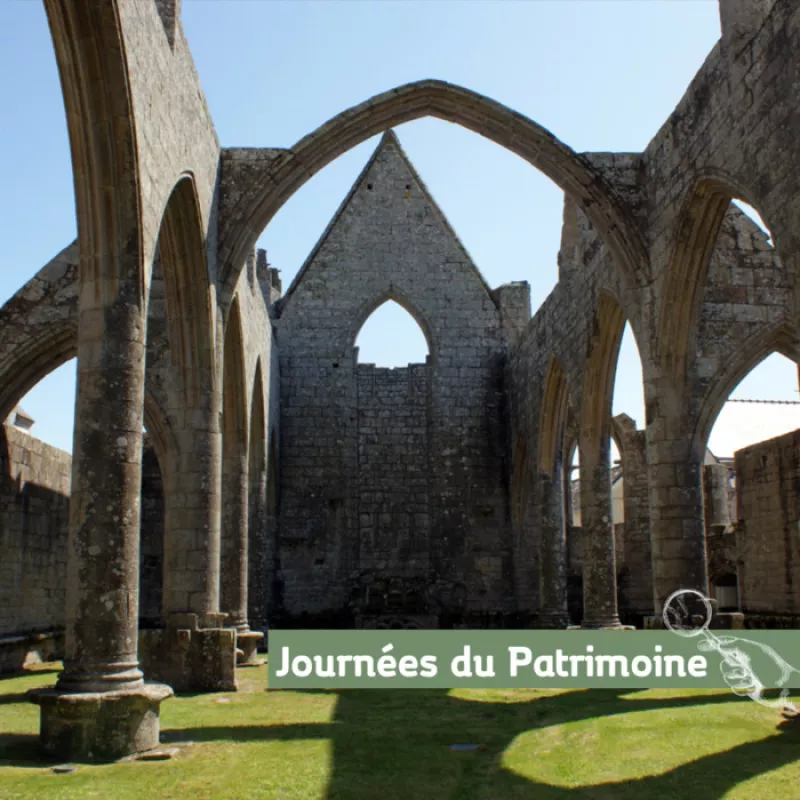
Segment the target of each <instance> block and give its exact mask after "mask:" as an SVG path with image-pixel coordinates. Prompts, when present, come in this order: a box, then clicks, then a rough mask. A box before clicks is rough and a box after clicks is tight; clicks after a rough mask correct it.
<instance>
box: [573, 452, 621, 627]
mask: <svg viewBox="0 0 800 800" xmlns="http://www.w3.org/2000/svg"><path fill="white" fill-rule="evenodd" d="M580 453H581V528H582V538H583V621H582V623H581V627H582V628H619V627H621V625H620V621H619V611H618V607H617V564H616V548H615V543H614V526H613V524H612V521H611V475H610V472H609V461H608V459H609V440H608V436H603V438H602V439H601V441H600V442H599V444H595V443H591V444H590V443H586V442H583V441H582V442H581V444H580Z"/></svg>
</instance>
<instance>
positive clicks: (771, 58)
mask: <svg viewBox="0 0 800 800" xmlns="http://www.w3.org/2000/svg"><path fill="white" fill-rule="evenodd" d="M45 5H46V8H47V12H48V17H49V21H50V26H51V32H52V37H53V43H54V47H55V52H56V58H57V61H58V65H59V69H60V72H61V80H62V85H63V88H64V100H65V105H66V110H67V116H68V120H69V134H70V139H71V142H72V148H73V162H74V175H75V192H76V200H77V205H76V208H77V217H78V230H79V238H78V240H77V241H76V242H74V243H72V244H71V245H69V246H68V247H67V248H66V249H65V250H63V251H62V252H61V253H59V254H58V255H57V256H56V257H55V258H54V259H53V260H52V261H51V262H50V263H49V264H47V265H46V266H45V267H44V268H43V269H42V270H41V271H40V272H39V273H38V274H37V275H36V276H35V277H34V278H33V279H32V280H30V281H29V282H28V283H27V284H26V285H25V286H23V287H22V288H21V289H20V290H19V291H18V292H17V294H16V295H14V297H12V298H11V300H9V301H8V303H6V305H5V306H4V307H3V308H2V309H0V419H6V418H8V417H9V415H10V414H11V413H12V411H13V410H14V409H15V408H16V406H17V404H18V402H19V400H20V399H21V398H22V397H23V396H24V395H25V393H26V392H27V391H28V390H29V389H30V388H31V387H32V386H34V385H35V384H36V383H37V382H38V381H39V380H40V379H41V378H42V377H44V376H45V375H46V374H48V373H49V372H50V371H51V370H53V369H54V368H56V367H57V366H59V365H60V364H62V363H64V362H65V361H67V360H68V359H70V358H72V357H74V356H76V355H77V359H78V362H77V363H78V385H77V399H76V407H75V446H74V452H73V456H72V457H70V456H69V455H67V454H65V453H62V452H60V451H57V450H55V449H54V448H52V447H49V446H48V445H45V444H43V443H41V442H39V441H38V440H37V439H35V437H34V436H33V435H32V434H31V431H26V430H24V429H23V428H24V425H23V426H22V427H20V426H19V425H15V424H13V423H14V420H12V419H10V418H9V422H8V423H7V424H6V425H5V426H3V429H2V430H3V440H2V447H0V458H2V471H1V472H0V476H2V478H1V480H2V485H0V600H2V602H0V637H1V638H0V659H1V660H0V664H2V666H3V667H5V668H14V667H18V666H20V664H22V663H23V662H24V661H25V659H26V658H31V657H33V656H34V655H35V654H38V656H39V657H41V658H52V657H59V656H61V657H63V659H64V671H63V673H62V674H61V675H60V677H59V679H58V682H57V684H56V686H55V687H54V688H53V689H50V690H46V691H41V692H39V693H38V694H36V695H35V697H34V698H33V699H34V700H35V701H36V702H37V703H39V705H40V707H41V735H42V741H43V744H44V746H45V747H46V748H47V749H48V750H50V751H52V752H54V753H58V754H61V755H64V756H66V757H69V758H116V757H119V756H122V755H126V754H128V753H131V752H135V751H137V750H145V749H148V748H150V747H153V746H154V745H155V744H156V743H157V741H158V708H159V704H160V703H161V701H162V700H164V699H165V698H166V697H168V696H169V695H170V694H171V693H172V691H173V690H176V691H185V690H191V691H215V690H220V689H233V688H235V686H236V675H235V665H236V662H237V660H238V661H239V662H240V663H247V662H250V661H252V660H253V659H254V658H255V654H256V650H257V648H258V646H259V644H260V643H261V642H262V637H263V633H264V632H265V631H266V630H267V629H268V627H270V626H272V627H275V626H298V627H323V626H327V627H354V626H355V627H368V628H430V627H501V626H505V627H565V626H566V625H567V624H568V623H569V622H573V623H579V624H580V625H582V626H583V627H587V628H616V627H620V626H621V625H622V624H623V623H630V622H633V623H634V624H637V625H647V624H648V621H650V620H652V619H654V618H657V617H658V615H659V614H660V612H661V609H662V605H663V602H664V600H665V598H666V597H667V596H668V595H670V594H671V593H672V592H673V591H674V590H675V589H676V588H694V589H697V590H700V591H702V592H703V593H705V594H709V593H711V592H713V591H716V593H717V597H718V598H719V599H720V606H721V607H722V608H727V609H728V610H731V611H736V612H738V614H737V619H738V623H740V624H752V625H757V626H764V625H771V626H788V627H798V622H799V621H800V588H798V587H800V552H798V550H799V549H800V542H799V541H798V540H797V536H796V530H797V522H798V519H800V508H798V503H797V495H798V492H797V487H798V485H800V484H799V483H798V482H799V481H800V456H799V455H798V454H799V453H800V450H798V445H799V444H800V442H799V441H798V435H800V434H798V433H797V432H796V433H793V434H788V435H786V436H784V437H780V438H778V439H775V440H772V441H769V442H764V443H761V444H758V445H754V446H753V447H750V448H747V449H745V450H743V451H741V452H739V453H737V454H736V458H735V463H734V464H733V465H732V466H731V465H725V464H716V463H712V464H709V463H706V462H707V459H706V442H707V439H708V435H709V432H710V429H711V426H712V425H713V422H714V420H715V419H716V417H717V415H718V413H719V411H720V409H721V407H722V405H723V403H724V402H725V400H726V398H727V397H728V395H729V393H730V392H731V390H732V389H733V387H734V386H735V385H736V384H737V383H738V382H739V381H740V380H741V378H742V377H744V375H746V374H747V372H748V371H749V370H751V369H752V368H753V366H755V365H756V364H757V363H758V362H759V361H761V360H762V359H763V358H764V357H765V356H767V355H768V354H770V353H772V352H780V353H782V354H784V355H786V356H787V357H789V358H791V359H793V360H794V361H797V360H798V335H797V323H798V315H797V280H798V277H800V260H799V256H800V227H799V226H798V220H800V187H799V186H798V183H797V179H796V174H797V167H798V164H795V162H794V159H795V156H797V158H798V163H800V136H798V133H799V132H800V116H799V115H800V106H798V103H797V102H796V100H795V92H794V88H795V86H796V85H797V84H798V82H800V59H798V56H797V53H798V52H800V7H798V6H797V5H796V4H795V3H793V2H791V0H722V2H721V3H720V15H721V21H722V37H721V39H720V41H719V42H718V44H717V45H716V46H715V48H714V49H713V50H712V52H711V53H710V54H709V56H708V58H707V60H706V62H705V64H704V65H703V67H702V68H701V69H700V71H699V72H698V74H697V75H696V77H695V78H694V80H693V81H692V83H691V85H690V86H689V87H688V89H687V90H686V93H685V95H684V97H683V99H682V100H681V101H680V103H679V105H678V107H677V108H676V109H675V111H674V112H673V114H672V115H671V116H670V117H669V119H668V120H667V121H666V122H665V124H664V125H663V127H662V128H661V130H660V131H658V133H657V134H656V136H655V137H654V138H653V140H652V142H651V143H650V144H649V145H648V147H647V148H646V149H645V150H644V152H642V153H576V152H574V151H573V150H572V149H571V148H570V147H569V146H568V145H567V144H565V143H563V142H561V141H559V140H558V139H556V138H555V137H554V136H553V135H552V134H550V133H549V132H548V131H546V130H544V129H543V128H541V127H540V126H539V125H537V124H536V123H535V122H533V121H531V120H530V119H528V118H526V117H524V116H522V115H520V114H518V113H516V112H513V111H511V110H509V109H508V108H506V107H504V106H502V105H500V104H498V103H496V102H495V101H493V100H491V99H489V98H486V97H483V96H481V95H478V94H476V93H474V92H471V91H469V90H467V89H463V88H460V87H457V86H453V85H451V84H447V83H443V82H440V81H435V80H426V81H420V82H417V83H412V84H408V85H406V86H402V87H399V88H397V89H393V90H391V91H389V92H387V93H385V94H382V95H379V96H377V97H374V98H371V99H369V100H367V101H365V102H364V103H362V104H361V105H359V106H356V107H354V108H352V109H348V110H347V111H344V112H342V113H341V114H340V115H338V116H336V117H334V118H333V119H331V120H330V121H329V122H327V123H325V124H324V125H322V126H321V127H320V128H319V129H317V130H316V131H314V132H312V133H311V134H309V135H308V136H307V137H305V138H304V139H301V140H300V141H299V142H298V143H297V144H296V145H295V146H294V147H292V148H288V149H282V148H225V147H222V146H221V145H220V143H219V141H218V139H217V136H216V133H215V130H214V126H213V123H212V120H211V118H210V116H209V113H208V110H207V108H206V105H205V101H204V99H203V93H202V88H201V86H200V84H199V80H198V77H197V74H196V72H195V69H194V66H193V62H192V58H191V54H190V51H189V47H188V45H187V42H186V40H185V37H184V34H183V29H182V27H181V24H180V2H179V0H169V1H168V0H137V1H136V2H133V0H107V1H106V2H103V3H98V2H95V0H46V2H45ZM143 65H147V66H146V68H145V67H144V66H143ZM425 116H432V117H437V118H440V119H445V120H448V121H450V122H452V123H455V124H458V125H462V126H464V127H466V128H468V129H470V130H472V131H474V132H476V133H479V134H481V135H483V136H485V137H487V138H488V139H490V140H492V141H494V142H496V143H497V144H498V145H500V146H502V147H505V148H507V149H509V150H511V151H512V152H514V153H516V154H517V155H518V156H519V157H520V158H522V159H523V160H525V161H527V162H528V163H530V164H531V166H532V167H534V168H536V169H539V170H541V171H542V172H543V173H544V174H545V175H547V176H548V177H549V178H551V179H552V180H553V181H554V182H555V183H556V184H557V185H558V186H559V187H561V188H562V189H563V190H564V192H565V202H564V221H563V231H562V240H561V249H560V253H559V258H558V266H559V281H558V283H557V285H556V287H555V288H554V290H553V291H552V293H551V294H550V296H549V297H548V298H547V300H546V301H545V302H544V303H543V304H542V306H541V308H539V309H538V310H537V311H536V313H535V314H534V315H533V316H531V309H530V292H529V287H528V285H527V284H526V283H512V284H508V285H505V286H500V287H497V288H494V289H492V288H490V287H489V286H488V285H487V283H486V281H485V280H484V278H483V277H482V276H481V274H480V272H479V270H478V268H477V266H476V265H475V264H474V263H473V262H472V260H471V258H470V256H469V255H468V253H467V252H466V250H465V249H464V247H463V246H462V245H461V243H460V242H459V239H458V237H457V236H456V234H455V232H454V231H453V230H452V229H451V228H450V226H449V224H448V222H447V220H446V218H445V216H444V214H443V213H442V211H441V210H440V209H439V208H438V206H437V205H436V203H435V201H434V200H433V198H432V197H431V195H430V193H429V192H428V190H427V189H426V187H425V185H424V183H423V182H422V180H421V179H420V177H419V175H417V173H416V171H415V169H414V167H413V166H412V165H411V163H410V162H409V160H408V158H407V157H406V156H405V154H404V153H403V150H402V148H401V146H400V143H399V141H398V139H397V137H396V136H395V135H394V134H393V133H392V131H391V129H392V127H394V126H397V125H400V124H402V123H404V122H408V121H410V120H413V119H417V118H420V117H425ZM112 123H113V124H112ZM380 133H383V134H384V135H383V138H382V139H381V141H380V144H379V146H378V148H377V150H376V151H375V153H374V155H373V156H372V158H371V159H370V161H369V163H368V164H367V165H366V167H365V168H364V171H363V172H362V174H361V175H360V177H359V178H358V180H357V181H356V184H355V185H354V187H353V189H352V190H351V192H350V194H349V195H348V197H347V198H346V199H345V201H344V203H343V204H342V206H341V207H340V209H339V211H338V212H337V214H336V216H335V217H334V219H333V220H332V222H331V223H330V225H329V227H328V229H327V230H326V231H325V233H324V234H323V236H322V237H321V239H320V241H319V242H318V244H317V245H316V247H315V248H314V249H313V251H312V252H311V254H310V255H309V257H308V259H307V261H306V263H305V264H304V266H303V268H302V269H301V271H300V273H299V274H298V276H297V278H296V279H295V280H294V281H293V283H292V285H291V286H289V287H288V288H287V289H286V291H285V293H284V292H283V288H282V286H281V281H280V277H279V274H278V271H277V270H276V269H272V268H270V266H269V264H268V263H267V260H266V254H265V253H264V252H263V251H259V250H256V241H257V239H258V237H259V236H260V234H261V232H262V231H263V230H264V228H265V227H266V225H267V224H268V223H269V221H270V220H271V219H272V218H273V217H274V215H275V214H276V213H277V212H278V211H279V210H280V209H281V207H282V206H283V204H284V203H285V202H286V201H287V200H288V199H289V198H290V197H291V196H292V195H293V193H294V192H295V191H296V190H297V189H298V188H300V187H301V186H302V185H303V184H304V183H305V182H306V181H307V180H308V179H309V178H310V177H311V176H313V175H314V174H315V173H316V172H318V171H319V170H321V169H322V168H324V167H325V166H326V165H327V164H329V163H330V162H331V161H333V160H334V159H335V158H337V157H338V156H339V155H341V154H343V153H344V152H346V151H347V150H348V149H350V148H352V147H353V146H355V145H356V144H358V143H360V142H362V141H365V140H367V139H369V138H370V137H372V136H374V135H376V134H380ZM734 199H740V200H743V201H745V202H747V203H748V204H750V205H751V206H753V207H754V208H755V209H757V210H758V212H759V213H760V215H761V217H762V218H763V219H764V220H765V221H766V222H767V224H768V225H769V228H770V231H771V238H770V237H769V236H767V235H766V234H765V233H764V232H762V230H761V229H760V228H758V227H757V226H756V225H755V224H754V223H752V222H751V221H750V219H749V218H748V217H746V216H745V215H744V214H743V213H742V212H741V211H740V210H739V209H738V208H737V207H736V206H735V205H733V204H732V203H731V201H732V200H734ZM387 300H394V301H395V302H397V303H399V304H400V305H401V306H402V307H403V308H404V309H406V310H407V311H408V312H409V313H410V314H411V315H412V316H413V317H414V319H415V320H416V321H417V322H418V323H419V326H420V328H421V329H422V331H423V333H424V335H425V338H426V341H427V345H428V351H429V355H428V358H427V360H426V362H425V363H424V364H423V363H420V364H410V365H408V367H406V368H403V369H394V370H387V369H381V368H377V367H375V366H374V365H369V364H362V363H359V362H358V354H357V351H356V349H355V340H356V336H357V334H358V331H359V330H360V328H361V326H362V324H363V323H364V321H365V320H366V319H367V317H368V316H369V315H370V314H371V313H372V311H374V310H375V309H376V308H377V307H378V306H379V305H380V304H382V303H383V302H385V301H387ZM626 323H630V325H631V328H632V330H633V332H634V334H635V336H636V340H637V343H638V347H639V352H640V355H641V360H642V369H643V377H644V393H645V404H646V420H645V425H644V428H643V429H642V430H637V429H636V426H635V424H634V423H633V421H632V420H630V419H629V418H627V417H625V416H624V415H623V416H618V417H614V418H612V416H611V395H612V389H613V383H614V373H615V364H616V358H617V352H618V349H619V343H620V339H621V335H622V331H623V328H624V326H625V324H626ZM21 419H23V421H24V415H23V417H21ZM143 427H145V428H146V430H147V434H146V435H143V433H142V431H143ZM612 437H613V439H614V440H615V441H616V443H617V446H618V449H619V452H620V455H621V470H622V475H623V476H624V481H625V492H624V500H623V507H624V521H623V522H619V521H617V523H616V524H615V522H614V520H613V519H612V512H611V507H612V487H611V482H612V471H611V470H610V465H609V441H610V439H611V438H612ZM576 447H577V448H578V449H579V451H580V472H581V479H580V481H579V482H578V483H576V482H574V481H571V479H570V472H571V470H570V466H571V463H572V461H571V454H572V453H573V451H574V449H575V448H576ZM732 474H735V483H736V498H735V503H734V502H733V501H732V499H731V494H730V491H729V490H730V488H731V475H732ZM615 480H616V478H615ZM575 492H577V493H578V497H577V498H575V497H571V495H572V494H574V493H575ZM576 501H577V502H576ZM732 507H733V509H732ZM575 508H579V510H580V525H579V526H578V525H577V524H575V522H576V520H575V517H574V514H573V513H572V511H573V509H575ZM570 614H571V615H572V619H570ZM145 679H147V680H146V681H145Z"/></svg>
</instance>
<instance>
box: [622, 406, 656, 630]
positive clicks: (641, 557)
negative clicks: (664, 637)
mask: <svg viewBox="0 0 800 800" xmlns="http://www.w3.org/2000/svg"><path fill="white" fill-rule="evenodd" d="M613 424H614V425H615V426H616V430H617V435H618V437H619V442H618V444H619V448H620V458H621V460H622V480H623V482H624V483H623V503H624V513H625V537H624V551H623V552H624V556H623V558H624V564H625V568H626V571H627V573H628V580H627V588H626V591H625V595H626V597H627V601H628V608H627V612H628V613H631V614H635V615H637V616H639V615H642V616H649V615H651V614H652V613H653V569H652V556H651V553H650V492H649V486H648V474H647V437H646V434H645V432H644V431H640V430H637V429H636V424H635V423H634V421H633V420H632V419H631V418H630V417H628V416H627V415H625V414H619V415H618V416H616V417H614V420H613ZM625 610H626V609H623V611H625Z"/></svg>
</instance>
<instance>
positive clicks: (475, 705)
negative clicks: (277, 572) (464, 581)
mask: <svg viewBox="0 0 800 800" xmlns="http://www.w3.org/2000/svg"><path fill="white" fill-rule="evenodd" d="M309 693H311V694H321V693H324V692H319V691H316V692H309ZM329 693H330V694H335V695H337V704H336V711H335V715H334V719H333V720H332V722H331V723H329V724H325V723H322V724H301V725H282V726H281V725H263V726H259V725H247V726H231V727H215V728H185V729H177V730H169V731H164V732H163V738H164V739H165V740H167V741H180V740H191V741H195V742H213V741H234V742H245V741H247V742H253V741H281V742H287V741H295V740H303V739H304V740H309V739H311V740H313V739H326V740H330V742H331V745H332V758H331V762H332V766H331V777H330V782H329V786H328V792H327V798H328V800H350V798H401V797H402V798H405V797H417V798H421V799H422V800H425V798H437V800H438V798H443V799H444V798H477V797H480V798H481V799H482V800H490V799H493V798H498V800H499V799H500V798H502V800H511V799H512V798H513V800H528V798H531V800H533V798H535V799H536V800H568V799H569V798H575V797H589V798H594V799H595V800H640V798H643V797H653V798H659V800H666V799H667V798H679V799H680V800H683V798H685V797H686V796H687V794H689V795H690V796H691V798H692V800H719V798H720V797H722V796H724V795H725V793H726V792H727V791H729V790H730V789H732V788H733V787H735V786H737V785H738V784H740V783H742V782H743V781H747V780H749V779H751V778H754V777H756V776H758V775H760V774H763V773H765V772H768V771H770V770H773V769H777V768H779V767H781V766H784V765H785V764H788V763H790V762H792V761H795V760H797V759H798V756H799V755H800V723H798V722H794V723H782V724H780V725H777V728H776V730H775V734H774V735H771V736H768V737H767V738H765V739H762V740H759V741H755V742H748V743H745V744H742V745H739V746H737V747H734V748H732V749H730V750H724V751H720V752H716V753H713V754H711V755H706V756H703V757H701V758H698V759H696V760H693V761H688V762H685V763H683V764H681V765H680V766H678V767H676V768H674V769H672V770H669V771H667V772H665V773H663V774H659V775H653V776H648V777H644V778H640V779H631V780H623V781H619V782H611V783H601V784H596V785H592V786H582V787H576V788H564V787H559V786H553V785H549V784H545V783H537V782H535V781H532V780H529V779H527V778H525V777H521V776H519V775H517V774H515V773H513V772H511V771H510V770H509V769H507V768H506V767H505V766H504V765H503V760H502V759H503V754H504V752H505V751H506V749H507V748H508V746H509V745H510V744H511V742H512V741H513V740H514V739H515V738H516V737H517V736H518V735H520V734H522V733H525V732H526V731H531V730H536V729H541V728H547V727H551V726H556V725H563V724H566V723H570V722H579V721H585V720H589V719H592V718H598V717H604V718H607V717H610V716H614V715H618V714H629V713H632V712H640V711H649V710H656V709H677V708H682V707H690V706H700V705H718V704H723V703H731V702H733V703H741V702H743V701H742V700H740V699H739V698H737V697H734V696H733V695H731V694H719V695H700V696H694V697H673V698H666V699H646V698H643V699H637V700H626V699H625V698H624V695H626V694H629V692H627V691H620V690H591V691H573V692H568V693H564V694H560V695H555V696H549V697H547V696H545V697H539V698H534V699H531V700H527V701H524V702H518V703H503V702H498V703H484V702H470V701H467V700H463V699H460V698H458V697H452V696H450V695H449V694H448V692H447V691H445V690H438V691H437V690H429V691H420V690H413V691H412V690H408V691H403V690H399V691H380V690H366V691H358V690H352V691H337V692H329ZM698 723H699V724H702V723H701V722H700V720H699V718H698ZM626 734H627V732H626ZM616 735H619V734H616ZM645 735H647V736H650V737H652V735H653V734H652V732H649V733H646V734H645ZM629 741H630V739H627V741H626V738H625V736H624V735H623V736H621V737H620V747H621V749H622V748H624V747H625V746H626V745H627V744H628V743H629ZM452 744H477V745H479V748H478V749H476V750H473V751H470V752H466V753H454V752H451V751H450V750H449V745H452ZM648 746H650V747H651V748H652V749H653V751H654V752H656V750H657V744H654V743H652V741H650V742H649V743H648ZM619 758H620V760H624V752H620V754H619Z"/></svg>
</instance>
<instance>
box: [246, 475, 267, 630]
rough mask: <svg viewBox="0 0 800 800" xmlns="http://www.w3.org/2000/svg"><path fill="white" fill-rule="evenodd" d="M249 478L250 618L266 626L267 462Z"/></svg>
mask: <svg viewBox="0 0 800 800" xmlns="http://www.w3.org/2000/svg"><path fill="white" fill-rule="evenodd" d="M248 474H249V478H250V516H249V519H248V522H247V536H248V548H247V571H248V588H247V618H248V620H249V621H250V622H252V623H253V624H254V625H256V626H257V627H258V628H264V630H266V624H267V590H268V586H269V584H268V581H269V576H270V575H271V572H272V570H271V569H270V562H269V560H268V559H269V550H270V548H269V547H268V544H267V535H268V517H267V469H266V463H263V464H259V463H254V464H252V465H251V468H250V470H249V471H248Z"/></svg>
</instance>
